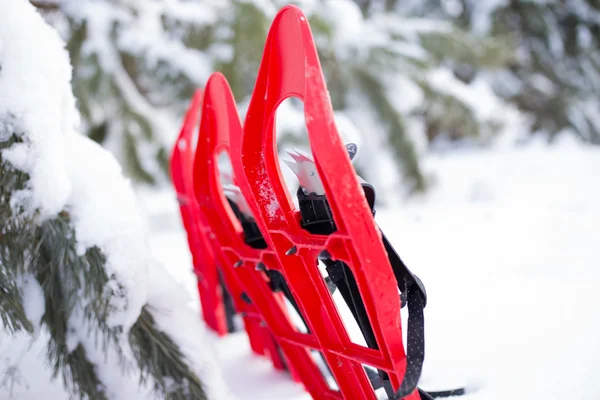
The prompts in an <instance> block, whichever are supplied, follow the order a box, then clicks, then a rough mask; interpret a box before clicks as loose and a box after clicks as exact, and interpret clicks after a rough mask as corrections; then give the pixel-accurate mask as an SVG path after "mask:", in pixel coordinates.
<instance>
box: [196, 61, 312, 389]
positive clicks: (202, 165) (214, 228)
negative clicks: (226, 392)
mask: <svg viewBox="0 0 600 400" xmlns="http://www.w3.org/2000/svg"><path fill="white" fill-rule="evenodd" d="M204 93H205V94H204V103H203V109H202V119H201V122H200V136H199V138H198V145H197V147H196V155H195V162H194V190H195V195H196V200H197V201H198V206H199V209H200V214H201V215H202V216H203V217H204V218H205V219H206V224H205V225H204V226H205V227H206V229H207V230H208V232H207V234H208V237H209V239H210V242H211V245H212V248H213V250H214V254H215V256H216V259H217V261H218V263H219V265H220V268H221V270H222V271H223V275H224V279H225V282H226V284H227V286H228V287H229V289H230V292H231V295H232V297H233V301H234V304H235V307H236V309H237V310H238V312H240V314H241V315H242V317H243V320H244V324H245V327H246V331H247V332H248V336H249V338H250V345H251V347H252V349H253V351H254V352H256V353H259V354H264V353H267V354H268V355H269V356H270V358H271V360H272V362H273V365H274V367H275V368H276V369H284V368H285V364H284V362H285V361H284V359H282V357H281V355H280V353H279V352H278V347H279V343H278V342H277V340H276V335H273V333H272V331H275V334H276V333H277V330H278V329H279V326H283V325H286V324H288V325H289V318H288V315H287V312H286V306H285V304H284V303H283V298H282V295H281V294H280V293H273V292H272V291H271V289H270V288H269V286H268V283H267V279H266V276H265V275H264V273H262V272H259V271H255V270H254V266H256V263H257V262H258V261H260V251H259V250H256V249H253V248H251V247H250V246H248V245H246V243H245V242H244V240H243V230H242V227H241V225H240V223H239V221H238V219H237V218H236V216H235V215H234V214H233V211H232V209H231V207H230V206H229V203H228V201H227V199H226V197H225V194H224V193H223V188H222V186H221V182H220V173H219V169H218V163H217V160H218V156H219V154H220V153H221V152H223V151H224V152H229V138H230V136H232V137H234V136H239V135H241V132H242V126H241V122H240V119H239V116H238V113H237V108H236V104H235V100H234V99H233V95H232V93H231V89H230V88H229V85H228V84H227V81H226V79H225V78H224V76H223V75H222V74H220V73H218V72H216V73H213V74H212V75H211V77H210V78H209V80H208V82H207V84H206V87H205V92H204ZM240 261H241V262H242V263H245V264H246V265H252V267H251V268H241V267H240V268H236V267H234V264H237V263H239V262H240ZM244 292H245V293H246V295H247V296H248V297H249V298H250V299H251V301H252V304H248V303H247V302H245V301H243V300H242V293H244ZM267 324H268V326H269V328H267ZM281 347H282V350H283V353H284V355H285V356H286V357H289V352H288V351H286V349H285V345H281ZM301 350H302V351H305V352H306V350H305V349H301ZM287 366H288V368H289V369H290V372H291V373H292V376H293V377H294V379H296V380H299V375H298V374H300V373H306V371H305V370H303V368H302V366H299V365H297V364H296V363H294V364H293V365H291V364H290V363H289V362H288V363H287ZM309 376H310V375H309Z"/></svg>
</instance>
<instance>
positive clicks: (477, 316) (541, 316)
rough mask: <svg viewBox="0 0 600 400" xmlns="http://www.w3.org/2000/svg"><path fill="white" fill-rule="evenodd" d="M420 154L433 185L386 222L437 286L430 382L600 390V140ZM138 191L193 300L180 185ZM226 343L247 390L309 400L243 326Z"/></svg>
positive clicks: (429, 385)
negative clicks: (597, 144)
mask: <svg viewBox="0 0 600 400" xmlns="http://www.w3.org/2000/svg"><path fill="white" fill-rule="evenodd" d="M423 161H424V165H425V167H426V169H427V170H428V171H429V172H430V173H432V174H434V175H435V177H436V178H437V179H436V186H435V187H434V188H433V189H432V191H431V192H430V193H429V194H428V195H426V196H424V197H422V198H417V199H413V200H411V201H407V202H405V203H403V204H401V205H399V206H395V207H388V208H380V209H378V211H377V218H376V219H377V221H378V223H379V224H380V226H381V227H382V228H383V230H384V232H386V235H387V236H388V237H389V239H390V240H391V241H392V243H394V245H395V247H396V248H397V250H398V251H399V252H400V254H401V255H402V257H403V259H404V260H405V261H406V262H407V264H408V265H409V266H410V268H411V269H412V270H413V271H414V272H415V273H417V274H418V275H419V277H420V278H422V279H423V281H424V282H425V285H426V287H427V292H428V305H427V308H426V348H427V350H426V362H425V367H424V372H423V377H422V380H421V386H422V387H423V388H425V389H428V390H440V389H445V388H450V387H456V386H460V385H467V387H468V388H469V389H470V390H471V392H472V393H470V394H469V395H468V396H463V397H460V398H464V399H465V400H500V399H506V398H528V399H539V400H547V399H565V398H596V397H598V396H600V383H598V382H597V380H596V379H595V371H597V369H598V368H599V367H600V351H598V347H597V345H596V341H597V333H598V322H597V321H596V320H595V318H594V316H595V315H596V314H597V313H596V310H597V309H598V308H599V307H600V300H599V299H598V298H597V296H596V295H595V286H596V285H597V282H598V280H599V279H600V270H599V269H598V268H597V266H598V265H600V253H598V252H597V251H596V250H595V249H596V247H597V241H598V234H597V231H598V226H600V190H599V189H598V185H597V182H598V179H599V178H600V172H598V171H600V149H595V148H590V147H585V146H583V145H580V144H579V143H578V142H576V140H575V139H569V138H565V139H563V140H562V141H560V142H558V143H556V144H555V145H553V146H548V145H547V144H545V142H543V141H542V140H539V141H532V142H531V143H528V144H526V145H522V146H520V147H512V148H504V147H500V148H497V149H484V150H477V149H463V150H455V151H454V152H451V153H431V154H428V155H427V156H426V157H425V158H424V160H423ZM142 194H143V196H144V202H143V204H144V207H145V208H146V209H148V210H152V214H153V215H156V216H157V218H153V219H152V220H153V228H152V229H153V232H154V233H153V234H152V236H151V243H153V245H152V246H151V248H152V249H153V252H154V253H155V256H156V257H158V258H160V259H161V260H163V262H164V263H165V264H167V265H169V266H170V267H171V268H169V269H168V270H169V272H170V273H172V274H173V275H174V276H175V277H176V280H177V281H178V282H180V283H182V284H185V286H186V288H187V290H188V291H189V292H190V294H192V295H193V296H194V298H195V299H197V294H196V293H195V291H196V287H195V284H194V280H193V275H192V274H191V271H190V269H191V264H190V259H189V253H188V250H187V242H186V240H185V235H184V233H183V231H182V228H181V225H180V223H179V219H178V218H179V215H178V212H179V211H178V209H177V204H176V202H175V201H174V195H173V193H170V192H160V193H155V194H152V193H151V192H148V191H144V192H141V193H140V196H141V195H142ZM167 215H170V216H171V217H170V218H167ZM194 307H196V308H197V309H199V305H198V303H196V304H195V305H194ZM405 317H406V316H405V315H404V316H403V320H404V321H405ZM217 349H218V352H219V357H220V359H221V368H222V370H223V372H224V374H225V377H226V381H227V384H228V385H229V386H230V388H231V390H232V391H233V392H234V394H235V395H237V396H238V398H240V399H248V400H255V399H261V400H262V399H264V400H271V399H273V400H275V399H280V398H286V399H290V400H305V399H310V396H308V394H306V393H305V392H304V391H303V389H302V386H301V385H300V384H298V383H294V382H292V381H291V379H290V378H289V377H288V376H287V375H286V374H285V373H279V372H275V371H274V370H273V368H272V366H271V364H270V363H269V361H268V360H267V359H265V358H261V357H258V356H255V355H252V353H251V351H250V349H249V346H248V342H247V339H246V338H245V336H244V334H243V333H236V334H233V335H229V336H227V337H226V338H224V339H219V340H218V341H217ZM241 366H243V367H241Z"/></svg>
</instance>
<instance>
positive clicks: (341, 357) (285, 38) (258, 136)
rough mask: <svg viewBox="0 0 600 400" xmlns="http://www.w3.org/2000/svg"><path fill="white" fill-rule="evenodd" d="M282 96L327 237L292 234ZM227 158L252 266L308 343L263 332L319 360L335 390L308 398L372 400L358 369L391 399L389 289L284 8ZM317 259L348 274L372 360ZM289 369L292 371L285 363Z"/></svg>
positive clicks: (294, 17) (399, 351)
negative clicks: (371, 340)
mask: <svg viewBox="0 0 600 400" xmlns="http://www.w3.org/2000/svg"><path fill="white" fill-rule="evenodd" d="M291 96H295V97H298V98H300V99H302V100H303V101H304V110H305V111H304V112H305V118H306V126H307V129H308V135H309V139H310V144H311V150H312V154H313V156H314V158H315V162H316V165H317V168H318V172H319V175H320V177H321V179H322V181H323V184H324V187H325V192H326V195H327V198H328V199H329V202H330V204H331V208H332V212H333V216H334V219H335V222H336V225H337V227H338V231H337V232H336V233H334V234H333V235H331V236H320V235H311V234H309V233H308V232H306V231H305V230H303V229H302V228H301V227H300V223H299V220H300V217H299V214H298V212H297V210H295V207H294V205H293V203H292V201H291V199H290V194H289V193H288V191H287V189H286V188H285V186H284V184H283V183H282V182H283V180H282V174H281V171H280V169H279V163H278V158H277V152H276V143H275V137H274V136H275V135H274V117H275V111H276V109H277V107H278V105H279V104H280V103H281V102H282V101H283V100H284V99H286V98H288V97H291ZM230 154H231V161H232V165H233V169H234V172H235V174H236V179H237V180H238V184H239V186H240V188H241V190H242V193H243V194H244V195H245V197H246V199H247V201H248V204H249V206H250V208H251V210H252V212H253V214H254V216H255V217H256V221H257V223H258V226H259V227H260V229H261V231H262V232H263V234H264V236H265V239H266V241H267V243H268V244H269V247H270V248H271V249H273V251H274V253H272V252H271V251H269V252H267V251H265V252H262V254H261V257H260V260H262V261H263V262H265V263H268V266H269V268H273V269H278V270H279V271H281V272H282V273H283V275H284V276H285V278H286V281H287V282H288V284H289V286H290V288H291V290H292V292H293V294H294V296H295V298H296V301H297V302H298V304H299V306H300V309H301V310H302V313H303V314H304V317H305V318H306V320H307V323H308V325H309V329H310V331H311V332H312V333H313V334H310V335H304V334H300V333H297V332H292V331H290V330H289V329H288V328H286V327H284V326H282V324H281V323H279V324H277V325H271V321H269V320H267V322H268V323H269V326H270V327H272V329H273V331H274V333H275V334H276V335H277V337H278V339H279V341H280V343H281V344H282V347H283V346H284V344H285V345H288V344H289V345H290V346H296V345H302V346H308V347H311V348H313V349H317V350H319V351H321V352H322V353H323V354H324V356H325V358H326V361H327V363H328V365H329V368H330V369H331V371H332V373H333V375H334V377H335V379H336V381H337V384H338V386H339V388H340V392H336V391H332V390H325V391H322V392H316V395H315V392H313V391H311V394H312V395H313V397H314V398H316V399H328V398H344V399H361V400H362V399H364V400H366V399H376V397H375V394H374V392H373V389H372V387H371V384H370V383H369V380H368V378H367V376H366V373H365V372H364V369H363V368H362V366H361V363H363V364H367V365H370V366H373V367H376V368H379V369H382V370H385V371H387V372H388V373H389V374H390V378H391V382H392V385H393V387H394V388H395V389H397V388H398V387H399V386H400V383H401V381H402V378H403V377H404V373H405V370H406V355H405V351H404V345H403V341H402V331H401V321H400V301H399V298H398V294H397V293H398V291H397V284H396V280H395V278H394V274H393V272H392V269H391V266H390V263H389V261H388V258H387V254H386V251H385V248H384V246H383V243H382V240H381V236H380V233H379V231H378V229H377V227H376V225H375V222H374V220H373V216H372V214H371V212H370V209H369V206H368V204H367V201H366V199H365V197H364V193H363V190H362V188H361V186H360V183H359V181H358V179H357V176H356V174H355V172H354V170H353V168H352V165H351V163H350V159H349V157H348V154H347V152H346V149H345V147H344V144H343V143H342V140H341V138H340V136H339V134H338V132H337V129H336V126H335V122H334V117H333V110H332V106H331V102H330V98H329V94H328V92H327V88H326V84H325V80H324V77H323V73H322V70H321V66H320V63H319V59H318V55H317V51H316V48H315V45H314V43H313V38H312V34H311V30H310V27H309V24H308V22H307V20H306V17H305V16H304V15H303V13H302V11H301V10H300V9H299V8H297V7H295V6H286V7H284V8H283V9H282V10H281V11H280V12H279V13H278V14H277V16H276V17H275V20H274V21H273V24H272V26H271V29H270V31H269V35H268V37H267V42H266V45H265V50H264V56H263V59H262V62H261V66H260V70H259V73H258V78H257V81H256V85H255V89H254V92H253V94H252V99H251V102H250V105H249V108H248V112H247V116H246V120H245V124H244V128H243V136H238V135H233V134H232V136H231V151H230ZM197 160H198V159H197ZM224 217H225V216H221V218H224ZM215 222H218V221H215ZM223 244H224V245H225V246H227V244H225V243H223ZM229 245H230V246H232V251H233V252H234V250H233V249H234V248H236V246H235V245H234V244H233V243H231V242H230V244H229ZM292 246H296V247H297V249H298V250H297V252H296V253H295V254H294V255H286V252H287V251H288V250H289V249H290V248H291V247H292ZM323 249H327V250H328V251H329V253H330V254H332V256H333V257H334V258H335V259H337V260H343V261H344V262H345V263H347V264H348V265H349V267H350V268H351V270H352V272H353V274H354V276H355V278H356V281H357V284H358V288H359V290H360V292H361V295H362V298H363V301H364V303H365V307H366V310H367V313H368V315H369V320H370V322H371V325H372V327H373V330H374V333H375V337H376V339H377V342H378V344H379V348H380V350H373V349H369V348H366V347H364V346H360V345H357V344H355V343H353V342H351V340H350V338H349V336H348V333H347V331H346V329H345V327H344V324H343V322H342V320H341V318H340V316H339V314H338V312H337V309H336V307H335V304H334V302H333V300H332V298H331V296H330V294H329V292H328V289H327V287H326V285H325V283H324V281H323V279H322V277H321V275H320V272H319V271H318V269H317V266H316V259H317V256H318V254H319V253H320V252H321V251H322V250H323ZM234 258H235V257H232V258H230V260H233V259H234ZM251 258H252V263H251V262H245V263H244V266H242V267H240V268H239V269H238V272H239V273H240V276H241V275H242V274H244V276H246V275H248V277H247V278H246V277H245V278H244V282H245V283H249V282H251V279H255V278H253V277H256V272H255V271H254V268H253V267H254V265H253V263H255V262H257V261H259V259H257V258H256V257H255V256H254V257H251ZM230 262H231V261H230ZM250 275H252V277H250ZM255 301H256V303H257V307H258V308H259V309H262V308H263V304H262V303H263V302H264V301H270V300H269V298H268V296H263V297H256V298H255ZM265 319H267V317H266V315H265ZM286 354H287V352H286ZM290 361H291V362H292V364H293V365H297V364H296V362H297V360H296V359H295V358H294V357H293V356H291V355H290ZM298 362H299V361H298ZM405 399H406V400H418V399H420V397H419V395H418V393H417V391H416V390H415V391H414V392H413V393H412V394H411V395H409V396H407V397H405Z"/></svg>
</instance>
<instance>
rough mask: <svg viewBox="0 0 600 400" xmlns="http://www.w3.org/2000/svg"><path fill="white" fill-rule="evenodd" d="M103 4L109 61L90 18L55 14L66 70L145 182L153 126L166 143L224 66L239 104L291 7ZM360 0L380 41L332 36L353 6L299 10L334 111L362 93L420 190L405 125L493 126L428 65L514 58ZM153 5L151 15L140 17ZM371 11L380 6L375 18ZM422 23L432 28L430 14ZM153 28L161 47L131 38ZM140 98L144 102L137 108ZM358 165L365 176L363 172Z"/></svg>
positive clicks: (290, 137)
mask: <svg viewBox="0 0 600 400" xmlns="http://www.w3.org/2000/svg"><path fill="white" fill-rule="evenodd" d="M432 1H433V0H432ZM103 3H104V2H95V6H96V7H103V6H104V7H105V8H106V10H108V12H107V13H105V14H103V15H105V16H106V15H112V17H109V20H110V26H108V27H104V35H105V36H104V37H103V39H105V40H106V41H107V42H108V43H110V44H111V46H109V49H108V50H109V52H112V55H111V56H110V57H109V61H110V62H107V60H106V58H107V55H106V54H104V53H106V49H105V50H104V53H103V52H102V51H96V47H94V46H92V47H91V50H85V47H86V46H87V45H89V44H90V41H92V40H97V38H96V37H95V36H94V35H98V31H97V29H95V30H94V31H91V30H90V29H91V26H92V25H93V24H91V23H92V22H94V21H93V20H92V19H93V18H94V13H93V12H88V13H85V12H83V13H81V12H80V13H74V14H73V15H71V11H72V10H73V9H74V8H70V7H68V6H65V7H63V9H62V11H63V12H64V13H65V20H66V21H67V23H66V25H67V26H68V29H66V32H67V36H68V37H67V40H68V49H69V51H70V53H71V56H72V60H73V65H74V91H75V94H76V97H77V99H78V104H79V108H80V110H81V112H82V115H83V118H84V121H85V127H86V130H87V133H88V135H89V136H90V137H91V138H93V139H94V140H96V141H98V142H100V143H102V144H103V145H105V146H106V147H107V148H109V149H110V150H111V151H112V152H113V154H115V155H116V156H117V158H118V160H119V161H120V163H121V164H122V165H123V166H124V169H125V172H126V173H127V174H128V175H129V176H131V177H133V178H134V179H135V180H140V181H143V182H149V183H156V182H161V181H162V180H163V179H164V178H165V176H166V175H165V173H166V172H167V168H166V165H167V163H166V160H167V156H166V155H167V154H169V153H170V148H169V146H170V145H171V143H169V142H168V141H166V142H165V140H162V139H161V137H162V136H163V135H165V132H162V131H161V130H164V129H168V130H169V131H172V132H170V134H169V136H170V137H172V138H174V135H175V134H176V132H177V131H178V126H177V124H178V123H179V122H180V121H181V116H182V115H183V114H184V109H185V105H186V104H187V103H188V101H189V99H190V97H191V96H192V93H193V91H194V90H195V89H196V88H197V87H201V86H203V85H204V84H205V81H206V79H207V78H208V73H210V72H212V71H221V72H222V73H223V74H224V75H225V76H226V77H227V79H228V81H229V84H230V86H231V87H232V91H233V93H234V96H235V98H236V100H237V101H238V102H239V103H240V104H244V103H245V102H247V100H248V98H249V96H250V95H251V93H252V90H253V87H254V82H255V79H256V74H257V71H258V67H259V64H260V60H261V58H262V56H263V48H264V43H265V39H266V36H267V33H268V29H269V27H270V24H271V21H272V18H273V12H274V11H276V10H277V9H279V8H281V7H282V6H283V5H285V4H287V3H289V2H283V1H280V0H269V1H266V2H253V1H235V0H231V1H230V2H228V3H227V4H228V5H229V6H228V7H225V6H219V5H216V4H211V3H203V2H183V1H175V2H172V4H171V6H170V7H172V8H181V10H184V11H180V12H172V10H169V7H166V6H165V5H164V3H163V2H161V1H157V2H153V3H152V5H147V4H144V3H143V2H142V3H139V4H138V3H136V4H130V3H129V2H125V1H124V0H115V1H113V2H112V3H111V4H110V5H108V4H104V5H103ZM358 3H359V4H360V5H361V9H362V11H363V19H362V20H361V21H357V22H358V23H360V24H362V25H364V26H366V27H369V28H370V30H369V32H371V31H372V32H375V34H376V35H382V36H384V37H386V40H385V41H383V42H378V43H375V44H372V43H371V40H370V38H369V37H365V38H364V39H365V40H366V43H362V42H363V40H362V38H361V40H357V42H356V43H346V44H342V45H340V42H339V40H338V36H339V34H340V30H341V29H342V30H343V29H345V28H343V25H340V24H339V22H340V21H339V20H338V19H339V18H340V16H337V15H333V14H335V13H332V12H331V10H332V9H335V8H331V6H332V5H335V4H337V5H344V6H346V7H349V6H350V5H352V3H351V0H343V1H342V0H336V1H325V2H323V3H321V4H319V6H317V7H314V8H311V9H310V10H306V12H307V17H308V19H309V22H310V24H311V29H312V31H313V33H314V35H315V40H316V44H317V48H318V52H319V56H320V60H321V64H322V66H323V69H324V73H325V75H326V80H327V85H328V88H329V90H330V95H331V100H332V103H333V106H334V109H335V110H336V111H346V112H347V114H348V116H349V117H350V118H351V119H352V117H353V115H352V113H353V112H355V111H354V110H353V109H352V104H351V102H350V101H349V100H350V97H352V96H360V97H361V98H363V99H365V100H366V101H367V104H368V105H369V108H370V109H372V111H373V113H372V115H373V118H375V119H376V121H373V124H372V125H374V126H377V127H382V128H380V129H384V130H385V131H384V132H381V134H382V135H383V136H385V137H386V138H387V140H384V142H385V143H387V144H388V145H389V146H390V147H391V152H392V154H394V157H395V159H396V162H397V165H398V169H399V171H400V172H401V175H402V176H404V178H405V184H406V185H407V187H408V188H409V189H410V190H411V191H423V190H425V189H426V187H427V185H426V182H425V178H424V176H423V173H422V172H421V168H420V165H419V155H418V153H417V151H416V146H415V144H414V132H413V133H411V134H409V132H408V131H407V129H406V126H407V120H409V119H410V120H411V121H419V122H420V124H421V126H422V127H423V128H422V132H420V134H422V135H425V134H426V135H427V139H428V140H434V139H435V138H436V137H438V136H439V135H446V136H450V137H459V138H460V137H465V136H470V137H486V136H487V135H489V134H490V133H493V131H494V130H493V129H490V127H489V126H487V125H486V124H487V122H486V121H480V120H478V119H477V118H476V117H475V116H474V115H473V112H472V110H471V109H470V108H469V107H468V106H467V105H466V104H464V102H463V101H462V100H461V99H459V98H457V97H455V96H453V95H452V94H448V93H444V92H441V91H440V90H438V89H437V88H435V87H434V86H432V85H430V84H429V83H428V82H427V74H428V72H429V71H431V70H432V69H434V68H438V67H442V68H446V67H451V68H455V69H462V70H464V71H467V75H472V74H473V71H479V70H481V69H491V68H496V67H499V66H503V65H506V64H507V63H508V62H510V61H511V60H512V56H513V52H512V47H511V44H510V43H509V42H507V41H506V40H501V39H497V38H476V37H474V36H473V35H471V34H469V33H468V32H466V31H461V30H460V29H458V28H452V27H451V25H448V26H449V27H450V28H452V29H425V30H422V29H420V28H419V25H418V22H419V21H417V24H415V25H414V28H410V29H408V30H406V29H397V28H399V27H403V25H405V24H406V22H409V23H410V22H411V21H412V20H411V19H410V18H409V19H407V18H406V17H405V16H404V15H402V14H400V15H398V14H395V13H392V12H390V11H391V10H393V9H394V8H397V7H401V6H402V5H403V3H402V2H396V1H379V2H376V1H359V2H358ZM64 4H66V5H69V4H70V1H67V0H65V3H64ZM87 4H88V2H83V3H81V5H79V3H78V7H80V8H81V9H85V7H87ZM378 7H379V8H378ZM149 8H151V9H152V12H147V9H149ZM377 9H378V10H384V11H387V12H386V13H384V14H381V13H378V12H376V10H377ZM185 10H187V11H185ZM188 11H189V12H188ZM195 12H197V13H198V15H199V16H200V15H204V14H206V18H204V17H197V18H192V17H188V16H187V14H190V13H195ZM81 15H84V17H83V18H81ZM382 16H383V17H384V18H382ZM111 18H112V19H111ZM386 20H387V22H386ZM424 22H425V23H426V24H429V25H432V26H435V25H436V22H435V21H430V20H428V21H424ZM156 24H158V28H155V29H158V30H159V33H158V34H157V35H156V42H157V43H152V45H148V44H141V45H140V44H134V45H132V44H131V42H133V43H138V42H141V43H145V42H144V40H146V39H145V36H147V33H146V32H145V31H144V30H143V27H144V26H155V25H156ZM340 26H342V28H340ZM411 29H412V30H411ZM107 32H108V33H107ZM152 34H155V32H153V33H152ZM107 35H108V36H107ZM125 36H126V37H127V39H126V40H125V39H124V37H125ZM340 46H342V47H343V48H340ZM344 46H345V47H344ZM407 46H408V47H413V48H419V49H420V50H419V51H421V52H422V53H423V56H415V55H412V54H408V53H405V52H403V51H402V48H404V47H407ZM341 54H342V55H341ZM191 63H198V68H197V69H198V70H202V71H204V72H202V73H200V72H198V73H196V72H195V71H194V70H193V69H192V68H190V67H189V66H190V65H191ZM203 68H204V69H203ZM203 74H204V75H203ZM398 78H401V79H408V80H409V81H410V82H412V83H413V84H414V85H416V86H418V87H419V88H420V90H421V91H422V95H423V98H424V101H423V103H422V104H421V105H420V106H419V107H418V109H414V110H406V109H404V108H402V107H400V106H399V101H398V98H399V96H398V93H395V92H394V91H393V90H391V89H390V85H389V82H392V83H393V82H395V81H396V80H397V79H398ZM400 98H401V96H400ZM140 103H141V104H143V105H144V106H143V107H140ZM155 114H157V115H158V114H160V115H163V114H164V115H168V116H170V118H171V122H174V124H173V125H170V126H167V125H161V124H159V123H157V121H156V115H155ZM164 115H163V116H164ZM413 125H414V124H411V126H413ZM378 129H379V128H378ZM365 135H366V134H365ZM297 136H298V135H297V134H296V136H294V134H293V133H291V132H288V134H287V135H283V137H282V138H281V143H280V145H282V146H283V145H286V144H290V143H297V142H298V141H299V139H298V137H297ZM366 172H367V176H366V177H367V178H369V176H368V175H369V174H368V169H367V171H366Z"/></svg>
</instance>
